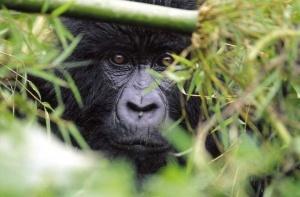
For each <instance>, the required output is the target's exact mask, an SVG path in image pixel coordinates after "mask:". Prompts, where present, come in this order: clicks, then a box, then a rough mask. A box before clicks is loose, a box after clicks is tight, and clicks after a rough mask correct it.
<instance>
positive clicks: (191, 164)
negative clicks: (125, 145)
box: [0, 0, 300, 196]
mask: <svg viewBox="0 0 300 197" xmlns="http://www.w3.org/2000/svg"><path fill="white" fill-rule="evenodd" d="M299 10H300V0H286V1H283V0H251V1H249V0H226V1H222V0H207V1H206V3H205V4H204V5H203V6H202V7H201V8H200V15H199V19H198V20H199V25H198V29H197V31H196V32H195V33H194V34H193V37H192V41H193V45H192V46H191V47H190V48H188V49H187V50H186V51H184V52H183V53H182V54H181V55H180V56H179V55H174V58H175V59H176V64H174V65H170V66H169V67H168V69H167V71H166V72H164V73H162V74H158V73H153V74H154V75H155V76H156V77H169V78H171V79H172V80H174V81H176V83H177V84H178V87H179V88H180V90H181V91H182V93H183V94H186V95H188V97H199V98H201V100H202V104H201V106H199V107H201V109H202V111H203V114H204V116H205V118H204V119H205V120H204V121H201V122H200V123H199V126H198V128H197V132H195V131H190V132H191V133H192V135H189V134H186V132H185V131H183V130H182V129H181V128H179V127H178V126H177V125H178V122H176V123H174V124H173V125H172V126H171V127H170V128H167V129H166V133H167V135H168V137H169V139H170V140H171V141H172V142H173V143H174V144H175V145H176V146H177V147H178V149H179V150H181V151H182V153H181V154H179V155H181V156H184V157H186V158H187V159H188V164H187V165H186V166H185V167H182V166H177V165H176V164H173V163H172V162H171V163H170V165H169V166H167V167H166V168H165V169H163V170H162V171H161V172H160V173H159V174H156V175H153V176H152V177H149V179H148V180H146V181H145V183H144V185H143V186H141V187H142V188H140V189H139V190H137V189H135V185H136V183H135V181H134V172H133V171H132V170H131V167H130V164H127V163H126V162H124V161H120V162H113V163H110V162H108V161H107V160H105V159H103V158H101V157H100V156H99V155H95V154H94V153H91V152H90V151H89V148H88V146H87V145H86V143H85V142H84V140H83V139H82V138H81V136H80V134H79V132H78V131H77V129H76V127H75V126H74V125H73V124H72V123H71V122H68V121H66V120H63V119H61V118H60V117H61V114H62V112H63V109H64V107H63V104H62V103H61V104H60V105H59V107H58V108H55V109H53V108H52V107H51V106H49V105H48V104H47V103H43V102H42V101H41V99H40V96H39V93H38V90H37V88H36V87H35V85H34V84H32V83H31V82H30V81H29V80H28V75H29V74H30V75H34V76H38V77H41V78H43V79H46V80H49V81H51V82H52V83H53V84H54V85H55V87H56V88H55V91H56V93H57V99H58V101H60V87H67V88H70V89H71V90H72V91H73V93H74V95H75V97H76V98H77V101H78V103H79V104H80V103H81V98H80V95H79V93H78V91H77V89H76V86H75V85H74V81H73V80H72V79H71V78H70V77H69V75H68V74H67V73H65V78H64V79H61V78H57V77H56V76H55V75H54V74H53V73H51V68H55V67H57V68H63V67H68V66H76V65H79V64H78V63H74V62H72V63H71V62H65V60H66V58H67V57H68V55H69V54H70V53H71V52H72V50H73V49H74V48H75V47H76V44H77V43H78V41H79V39H80V38H74V37H73V36H72V35H70V34H69V33H68V32H67V31H66V30H65V29H64V27H63V26H62V24H61V22H60V21H59V19H58V18H57V13H60V11H54V12H53V14H52V15H50V16H47V17H45V16H41V15H28V14H21V13H17V12H13V11H8V10H6V9H2V10H1V12H0V195H1V196H99V195H101V196H135V195H139V196H201V195H203V196H254V195H255V191H254V190H253V188H252V187H251V182H252V181H253V180H260V181H259V184H261V185H262V186H263V184H265V186H266V190H265V193H264V195H265V196H300V189H299V185H300V171H299V165H300V163H299V157H300V132H299V131H300V77H299V75H300V65H299V62H300V61H299V42H300V30H299V24H300V12H299ZM59 42H60V43H61V44H62V46H63V48H64V50H63V52H62V53H61V52H60V50H59V49H57V47H56V46H57V44H58V43H59ZM186 56H191V57H192V58H191V60H187V59H186V58H185V57H186ZM81 64H82V63H81ZM29 98H33V99H29ZM38 106H39V108H38ZM40 118H42V119H45V122H46V129H44V128H42V127H40V126H38V123H37V122H38V119H40ZM184 118H185V117H184V114H183V117H182V119H181V121H184ZM50 120H51V121H53V122H55V123H56V124H57V125H58V126H59V129H60V131H61V132H62V134H63V136H64V140H65V141H66V144H65V145H62V144H60V143H58V142H57V141H54V140H52V137H51V135H52V134H51V128H50V124H49V122H50ZM42 130H45V132H42ZM196 133H197V134H196ZM209 133H211V134H213V135H215V136H216V137H215V140H216V142H217V144H218V147H219V149H220V150H221V151H222V152H223V154H221V155H220V156H219V157H217V158H211V157H210V155H209V154H208V153H207V152H206V150H205V147H204V139H205V138H206V136H207V135H208V134H209ZM71 136H73V137H75V139H76V140H77V141H78V142H79V144H80V145H81V147H82V148H83V150H84V151H82V152H81V151H80V152H79V151H76V150H74V149H73V148H71V146H70V145H69V144H70V137H71Z"/></svg>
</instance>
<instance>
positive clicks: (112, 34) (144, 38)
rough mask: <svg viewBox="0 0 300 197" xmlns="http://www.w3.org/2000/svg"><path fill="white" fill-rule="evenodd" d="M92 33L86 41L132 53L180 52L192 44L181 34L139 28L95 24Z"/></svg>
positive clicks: (186, 36) (87, 34) (188, 38)
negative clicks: (120, 48) (124, 49)
mask: <svg viewBox="0 0 300 197" xmlns="http://www.w3.org/2000/svg"><path fill="white" fill-rule="evenodd" d="M95 26H96V27H95V28H92V29H93V30H92V32H86V39H89V40H93V41H94V42H95V43H99V44H101V47H104V48H106V47H110V48H112V47H122V48H126V49H127V50H130V51H141V50H142V51H147V52H149V51H151V50H152V51H156V50H173V51H180V50H182V49H184V48H186V47H187V46H188V45H189V43H190V37H189V36H188V35H183V34H179V33H173V32H169V31H163V30H157V29H156V30H155V29H151V28H146V27H139V26H124V25H115V24H108V23H95Z"/></svg>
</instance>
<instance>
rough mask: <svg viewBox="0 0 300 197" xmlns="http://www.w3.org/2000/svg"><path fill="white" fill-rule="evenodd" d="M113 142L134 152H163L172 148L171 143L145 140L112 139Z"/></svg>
mask: <svg viewBox="0 0 300 197" xmlns="http://www.w3.org/2000/svg"><path fill="white" fill-rule="evenodd" d="M111 144H112V145H113V146H114V147H116V148H118V149H123V150H129V151H133V152H148V153H162V152H167V151H169V150H170V149H171V147H170V145H169V144H158V143H152V142H149V141H145V140H130V141H118V142H117V141H111Z"/></svg>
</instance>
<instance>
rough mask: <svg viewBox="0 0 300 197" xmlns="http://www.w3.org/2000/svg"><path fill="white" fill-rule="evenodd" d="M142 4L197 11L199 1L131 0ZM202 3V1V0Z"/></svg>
mask: <svg viewBox="0 0 300 197" xmlns="http://www.w3.org/2000/svg"><path fill="white" fill-rule="evenodd" d="M129 1H135V2H141V3H149V4H154V5H162V6H166V7H173V8H180V9H185V10H195V9H197V0H129ZM200 1H201V2H202V0H200Z"/></svg>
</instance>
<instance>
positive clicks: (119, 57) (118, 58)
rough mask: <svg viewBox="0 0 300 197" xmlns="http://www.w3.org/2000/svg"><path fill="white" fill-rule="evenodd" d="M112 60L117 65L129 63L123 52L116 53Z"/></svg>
mask: <svg viewBox="0 0 300 197" xmlns="http://www.w3.org/2000/svg"><path fill="white" fill-rule="evenodd" d="M110 61H111V62H112V63H114V64H117V65H124V64H127V63H128V59H127V57H126V56H125V55H123V54H121V53H117V54H114V55H112V56H111V57H110Z"/></svg>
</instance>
